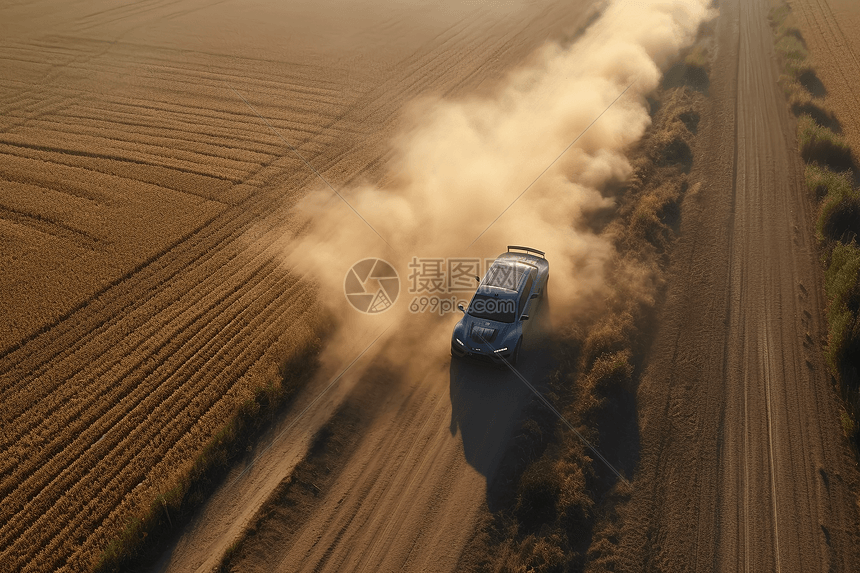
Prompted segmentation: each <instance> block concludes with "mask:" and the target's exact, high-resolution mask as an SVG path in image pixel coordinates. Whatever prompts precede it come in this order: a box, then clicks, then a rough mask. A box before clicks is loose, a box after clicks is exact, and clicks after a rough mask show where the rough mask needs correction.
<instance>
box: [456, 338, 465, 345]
mask: <svg viewBox="0 0 860 573" xmlns="http://www.w3.org/2000/svg"><path fill="white" fill-rule="evenodd" d="M454 340H456V341H457V342H459V343H460V346H466V345H465V344H463V341H462V340H460V339H459V338H455V339H454Z"/></svg>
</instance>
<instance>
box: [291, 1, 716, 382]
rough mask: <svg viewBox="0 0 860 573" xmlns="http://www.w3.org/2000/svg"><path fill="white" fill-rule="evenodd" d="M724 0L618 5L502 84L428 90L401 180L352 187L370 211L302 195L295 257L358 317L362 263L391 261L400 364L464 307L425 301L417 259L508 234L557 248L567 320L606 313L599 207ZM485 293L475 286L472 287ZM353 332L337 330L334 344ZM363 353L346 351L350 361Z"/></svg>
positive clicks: (472, 249)
mask: <svg viewBox="0 0 860 573" xmlns="http://www.w3.org/2000/svg"><path fill="white" fill-rule="evenodd" d="M708 4H709V0H692V1H691V0H645V1H638V2H636V1H622V0H618V1H615V2H607V3H606V4H605V6H604V7H603V9H602V12H601V14H600V16H599V17H598V18H597V19H596V20H595V21H594V22H593V23H592V24H591V25H590V26H589V27H588V29H587V30H586V31H585V32H584V33H583V34H582V35H581V36H579V38H578V39H577V40H575V41H574V42H572V43H569V44H568V45H562V44H560V43H548V44H546V45H544V46H543V47H542V48H541V49H539V50H538V52H537V53H536V54H534V55H533V57H532V58H530V60H529V64H528V65H527V66H525V67H522V68H520V69H517V70H515V71H513V72H511V73H510V74H509V75H508V77H507V78H505V80H504V81H503V82H502V83H501V84H500V86H499V87H498V88H497V89H496V90H495V92H494V93H493V94H491V95H489V96H488V95H482V96H480V97H467V98H462V99H457V100H450V99H439V98H425V99H422V100H419V101H415V102H413V103H412V104H411V105H410V106H409V107H408V109H406V110H405V117H404V121H403V124H404V125H405V128H404V129H403V130H402V131H401V133H400V135H399V136H397V137H396V138H395V140H394V141H393V142H392V145H393V149H394V155H393V160H392V161H391V163H390V165H389V173H390V176H389V177H388V181H387V183H386V185H385V187H384V188H378V187H375V186H372V185H363V186H357V187H355V188H351V189H343V190H339V192H340V193H341V194H342V195H343V197H344V198H345V199H346V201H348V202H349V204H350V205H351V206H352V207H353V208H354V210H355V211H356V212H357V213H359V214H360V215H361V217H363V218H364V220H366V223H365V221H363V220H362V218H361V217H359V216H357V215H356V213H355V212H353V210H352V209H350V207H348V206H347V205H346V204H344V203H343V202H342V201H341V199H340V198H338V197H337V196H335V195H334V194H333V193H332V192H331V191H330V190H329V189H327V188H325V187H324V186H322V188H321V189H320V190H318V191H316V192H312V193H310V194H308V195H307V197H306V198H305V199H303V200H302V201H301V202H300V204H299V205H298V208H297V211H296V213H297V214H298V217H300V219H302V220H303V221H305V222H306V223H308V224H307V225H305V226H303V228H304V229H305V231H304V232H303V234H301V235H298V236H294V237H291V238H290V239H289V245H288V247H286V248H285V251H287V254H286V257H285V258H286V264H287V265H288V266H289V267H290V268H292V269H294V270H298V271H300V272H309V273H311V274H312V275H313V276H314V277H316V279H317V281H318V282H319V285H320V288H321V298H322V300H323V301H324V302H325V304H327V305H329V306H330V307H331V309H332V310H333V313H334V315H335V316H336V317H338V318H339V319H341V318H342V319H343V321H344V323H345V325H343V326H344V329H348V328H352V321H353V320H355V319H356V316H357V315H360V313H358V311H356V310H355V309H353V308H351V307H350V306H349V304H348V302H347V300H346V298H345V296H344V277H345V276H346V274H347V272H348V270H349V269H350V267H351V266H352V265H353V264H354V263H356V262H357V261H360V260H362V259H365V258H368V257H378V258H381V259H384V260H386V261H388V262H389V263H391V264H392V266H394V268H395V269H396V270H397V272H398V273H399V275H400V280H401V289H400V295H399V297H398V299H397V301H396V302H395V304H394V305H393V306H392V308H391V309H390V310H388V311H386V312H385V313H382V314H380V315H378V316H377V318H374V319H372V320H379V321H381V322H380V324H392V325H394V326H392V327H391V328H389V330H388V331H387V332H386V334H385V338H386V339H387V340H386V341H385V344H384V345H380V346H384V347H386V348H388V349H390V350H391V352H390V353H388V355H389V358H392V359H393V360H394V361H395V363H396V362H402V360H399V359H398V357H408V361H409V362H410V363H411V364H412V365H415V364H418V363H422V364H423V363H424V361H423V360H418V359H417V358H416V357H417V356H422V355H424V356H427V355H433V356H436V357H438V355H439V353H447V351H448V344H449V343H450V329H451V328H452V327H453V325H454V323H455V322H456V320H458V319H459V317H460V313H459V311H457V310H456V309H453V313H449V314H446V315H444V316H443V317H441V318H440V317H439V313H438V312H436V313H435V314H430V313H423V314H421V315H415V314H413V313H410V311H409V303H410V302H411V300H412V299H413V297H414V296H416V294H417V293H415V294H413V293H410V292H408V288H409V287H410V286H411V285H410V281H409V279H408V276H409V273H410V269H409V262H410V261H412V260H413V257H415V258H418V259H422V258H433V259H443V258H446V257H452V258H477V259H481V260H485V259H486V258H494V257H495V256H497V255H498V254H499V253H501V252H504V251H505V248H506V245H527V246H530V247H534V248H537V249H540V250H542V251H545V252H546V257H547V259H548V260H549V261H550V274H551V276H552V281H551V284H550V296H551V304H552V313H553V319H554V321H558V322H569V321H572V320H576V319H577V318H578V317H580V318H581V317H582V316H584V315H585V313H588V312H593V311H594V309H595V308H599V305H600V301H601V300H602V299H603V298H604V296H605V295H606V292H607V291H606V289H607V285H606V283H605V281H604V267H605V264H606V263H607V261H609V260H610V259H611V258H612V256H613V254H614V253H613V248H612V245H611V242H610V240H609V239H608V238H607V237H604V236H601V235H599V234H596V233H595V232H594V231H592V230H590V228H589V226H588V224H587V222H588V217H589V214H591V213H594V212H595V211H598V210H600V209H605V208H608V207H611V206H612V200H611V199H608V198H605V197H604V196H603V195H602V194H601V189H603V188H605V186H606V185H607V184H608V183H610V182H612V181H623V180H624V179H625V178H627V177H628V176H629V174H630V170H631V168H630V165H629V163H628V161H627V159H626V157H625V154H624V152H625V150H626V149H627V148H628V147H629V146H630V144H632V143H634V142H635V141H637V140H638V139H639V138H641V136H642V135H643V133H644V131H645V130H646V128H647V127H648V125H649V122H650V118H649V114H648V111H647V109H648V108H647V104H646V101H645V95H646V94H648V93H649V92H651V91H653V90H654V89H655V88H656V87H657V86H658V83H659V81H660V77H661V74H662V71H663V70H665V69H666V67H667V66H668V65H669V64H670V63H671V60H672V59H673V58H675V57H677V55H678V53H679V51H680V50H681V49H682V48H683V47H685V46H686V45H689V44H690V43H692V41H693V39H694V37H695V34H696V31H697V29H698V26H699V24H700V23H701V22H703V21H704V20H706V19H708V18H709V17H711V16H712V14H711V13H710V9H709V8H708ZM625 90H626V92H625ZM622 93H623V95H621V94H622ZM619 96H620V97H619ZM613 102H614V103H613ZM595 120H596V121H595ZM592 122H594V123H593V124H592ZM589 126H590V127H589ZM586 128H588V129H587V131H585V130H586ZM583 131H585V133H584V134H583V135H582V137H581V138H580V139H579V140H578V141H577V142H576V143H575V144H574V145H573V146H572V147H571V148H570V149H569V150H568V151H567V152H566V153H565V154H564V155H562V156H561V158H560V159H558V161H557V162H556V163H555V164H554V165H553V166H552V167H551V168H550V169H549V170H547V171H546V173H544V174H543V175H542V176H541V177H540V178H539V179H538V180H537V181H536V182H535V183H534V184H533V185H532V186H531V187H529V185H530V184H532V182H533V181H534V180H535V178H536V177H538V175H539V174H541V173H542V172H543V171H544V169H546V168H547V166H548V165H550V164H552V162H553V161H554V160H555V159H556V158H557V157H558V156H559V154H560V153H561V152H562V151H563V150H564V149H565V148H566V147H567V146H568V145H570V144H571V142H572V141H573V140H574V138H576V137H577V136H578V135H580V134H581V133H582V132H583ZM526 188H528V191H527V192H526V193H525V194H523V195H522V197H520V198H519V200H517V201H516V202H515V203H513V205H512V206H511V204H512V202H514V201H515V200H516V199H517V197H518V196H519V195H520V194H521V193H523V191H524V190H525V189H526ZM509 206H510V208H509V209H508V207H509ZM506 209H508V210H507V211H505V210H506ZM503 212H504V214H502V215H501V217H499V218H498V220H496V221H495V223H493V221H494V220H495V219H496V218H497V217H498V216H499V215H500V214H501V213H503ZM371 226H372V228H373V229H374V230H375V231H376V232H374V230H371V228H370V227H371ZM488 226H489V229H487V227H488ZM485 229H486V232H484V231H485ZM377 233H378V235H379V236H378V235H377ZM380 236H381V237H382V238H383V239H384V240H383V239H380ZM478 237H480V238H478ZM476 239H477V240H476ZM473 241H474V243H473ZM386 243H387V244H386ZM474 285H475V283H474V282H473V283H472V286H473V287H474ZM422 294H424V295H432V294H436V295H437V296H439V297H445V298H448V299H450V297H451V294H449V293H447V292H442V293H426V292H425V293H422ZM469 296H470V294H469V293H467V292H466V293H463V292H461V293H458V296H457V298H458V299H461V300H462V299H465V300H466V301H468V297H469ZM342 330H343V329H342ZM410 333H411V334H410ZM341 339H342V340H341ZM348 340H350V336H349V335H344V334H343V333H341V335H340V337H338V336H336V337H335V340H333V341H332V346H334V347H335V348H333V349H330V352H334V353H337V352H338V350H337V348H336V347H338V346H341V342H344V343H345V341H348ZM369 341H370V339H368V340H367V342H368V343H369ZM410 344H415V345H416V346H410ZM360 350H361V348H358V351H360ZM356 352H357V351H356V350H355V349H354V347H351V349H350V351H348V352H347V351H345V350H344V351H343V354H344V355H343V356H342V359H345V360H347V361H348V360H350V359H351V358H352V357H354V355H355V353H356ZM349 354H351V355H349ZM418 367H422V366H418Z"/></svg>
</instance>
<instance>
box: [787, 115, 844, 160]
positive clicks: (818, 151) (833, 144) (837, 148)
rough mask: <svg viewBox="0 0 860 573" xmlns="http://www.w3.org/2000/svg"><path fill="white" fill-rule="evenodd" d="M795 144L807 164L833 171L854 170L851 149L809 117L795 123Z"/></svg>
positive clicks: (803, 116) (840, 138)
mask: <svg viewBox="0 0 860 573" xmlns="http://www.w3.org/2000/svg"><path fill="white" fill-rule="evenodd" d="M797 142H798V146H799V148H800V155H801V157H803V160H804V161H806V162H807V163H816V164H818V165H820V166H823V167H828V168H830V169H833V170H835V171H847V170H853V169H854V159H853V157H852V153H851V148H850V147H849V146H848V144H847V143H845V140H844V139H842V137H840V136H839V135H837V134H836V133H834V132H833V131H832V130H831V129H828V128H826V127H823V126H821V125H819V124H818V122H816V121H815V119H813V118H812V116H809V115H801V116H800V117H799V118H798V121H797Z"/></svg>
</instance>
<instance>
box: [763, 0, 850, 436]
mask: <svg viewBox="0 0 860 573" xmlns="http://www.w3.org/2000/svg"><path fill="white" fill-rule="evenodd" d="M770 21H771V26H772V28H773V31H774V34H775V44H774V45H775V48H776V51H777V53H778V54H779V56H780V58H781V60H782V64H783V74H782V76H781V77H780V84H781V85H782V87H783V90H784V91H785V94H786V97H787V98H788V103H789V106H790V108H791V111H792V113H794V115H795V116H797V141H798V150H799V151H800V155H801V157H802V158H803V160H804V161H805V162H806V185H807V187H808V189H809V191H810V192H811V193H812V195H813V197H814V199H815V201H816V202H817V205H818V216H817V221H816V236H817V238H818V242H819V247H820V249H821V259H822V262H823V264H824V268H825V272H824V277H825V280H824V289H825V293H826V296H827V325H828V336H827V348H826V350H825V355H826V358H827V363H828V367H829V368H830V372H831V375H832V376H833V380H834V383H835V385H836V387H837V388H838V390H839V394H840V396H841V397H842V405H843V408H844V409H843V411H842V412H841V414H840V417H841V420H840V422H841V425H842V429H843V431H844V432H845V435H846V436H847V437H848V439H849V440H850V441H851V443H852V444H853V446H854V448H855V452H860V424H858V421H860V375H858V365H860V247H858V243H857V240H858V235H860V188H858V185H857V184H858V178H860V172H858V166H857V161H856V155H855V154H854V151H853V150H852V149H851V148H850V146H849V145H848V144H847V143H846V142H845V140H844V139H843V137H842V136H841V127H840V124H839V121H838V119H837V118H836V117H835V116H834V114H833V113H832V111H830V110H829V109H827V106H826V105H825V104H824V101H823V97H824V95H825V94H826V93H827V91H826V88H825V86H824V85H823V84H822V83H821V81H820V80H819V79H818V76H817V75H816V74H815V68H814V66H813V64H812V61H811V59H810V57H809V53H808V51H807V49H806V44H805V42H804V41H803V35H802V34H801V33H800V30H798V29H797V28H796V27H795V26H794V25H793V24H792V15H791V9H790V7H789V6H788V5H783V6H780V7H778V8H775V9H773V10H771V13H770Z"/></svg>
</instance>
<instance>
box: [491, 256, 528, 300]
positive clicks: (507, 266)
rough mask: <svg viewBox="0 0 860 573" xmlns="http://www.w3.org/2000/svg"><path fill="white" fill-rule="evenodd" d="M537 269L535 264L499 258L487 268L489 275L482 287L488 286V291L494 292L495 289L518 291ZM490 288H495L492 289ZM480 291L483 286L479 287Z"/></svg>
mask: <svg viewBox="0 0 860 573" xmlns="http://www.w3.org/2000/svg"><path fill="white" fill-rule="evenodd" d="M534 270H536V267H534V266H533V265H530V264H527V263H523V262H520V261H512V260H504V259H502V260H499V259H496V261H495V262H493V264H492V265H491V266H490V268H489V269H488V270H487V275H486V276H485V277H484V280H483V281H481V285H480V286H481V287H488V289H487V291H485V293H484V294H486V292H493V293H494V294H496V290H495V289H501V290H506V291H509V292H518V291H519V290H520V287H521V286H522V285H523V284H524V283H525V281H526V278H527V277H528V276H529V272H531V271H534ZM490 289H493V290H492V291H490ZM478 290H479V291H480V290H481V288H479V289H478Z"/></svg>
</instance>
